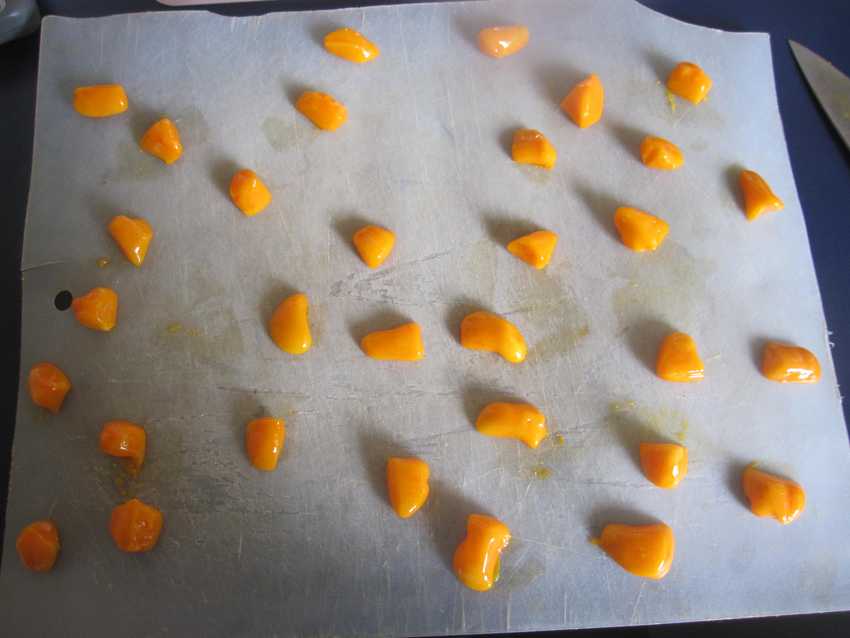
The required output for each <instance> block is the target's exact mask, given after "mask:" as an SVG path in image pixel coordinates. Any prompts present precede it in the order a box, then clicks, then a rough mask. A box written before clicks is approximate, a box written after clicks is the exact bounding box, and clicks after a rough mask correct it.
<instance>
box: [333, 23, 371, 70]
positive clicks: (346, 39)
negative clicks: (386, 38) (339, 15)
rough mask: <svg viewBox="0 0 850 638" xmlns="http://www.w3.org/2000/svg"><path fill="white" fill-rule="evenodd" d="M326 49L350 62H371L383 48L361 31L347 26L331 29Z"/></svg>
mask: <svg viewBox="0 0 850 638" xmlns="http://www.w3.org/2000/svg"><path fill="white" fill-rule="evenodd" d="M324 44H325V50H326V51H327V52H328V53H332V54H334V55H335V56H337V57H340V58H342V59H344V60H348V61H349V62H356V63H357V64H363V63H364V62H371V61H373V60H374V59H375V58H377V57H378V56H379V55H381V50H380V49H379V48H378V47H377V46H376V45H375V44H374V43H372V42H370V41H369V40H367V39H366V37H365V36H364V35H363V34H362V33H360V32H359V31H355V30H354V29H349V28H347V27H345V28H342V29H337V30H336V31H331V32H330V33H328V34H327V35H326V36H325V40H324Z"/></svg>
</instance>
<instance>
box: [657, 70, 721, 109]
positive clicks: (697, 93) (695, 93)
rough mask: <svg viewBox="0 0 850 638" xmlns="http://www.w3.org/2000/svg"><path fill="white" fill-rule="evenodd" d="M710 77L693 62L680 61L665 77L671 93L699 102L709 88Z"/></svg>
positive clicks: (706, 94)
mask: <svg viewBox="0 0 850 638" xmlns="http://www.w3.org/2000/svg"><path fill="white" fill-rule="evenodd" d="M711 84H712V82H711V78H710V77H708V74H707V73H706V72H705V71H703V70H702V69H701V68H700V67H699V66H697V65H696V64H694V63H693V62H680V63H679V64H677V65H676V67H675V68H674V69H673V70H672V71H671V72H670V75H669V76H668V77H667V88H668V89H669V90H670V92H671V93H673V94H675V95H678V96H679V97H682V98H685V99H686V100H688V101H689V102H693V103H694V104H699V103H700V102H702V101H703V100H704V99H705V98H706V97H707V96H708V92H709V91H710V90H711Z"/></svg>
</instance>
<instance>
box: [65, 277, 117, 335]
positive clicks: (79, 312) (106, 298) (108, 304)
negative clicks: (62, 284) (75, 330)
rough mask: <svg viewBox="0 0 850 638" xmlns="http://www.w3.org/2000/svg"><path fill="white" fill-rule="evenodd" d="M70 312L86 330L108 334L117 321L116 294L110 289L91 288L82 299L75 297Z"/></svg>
mask: <svg viewBox="0 0 850 638" xmlns="http://www.w3.org/2000/svg"><path fill="white" fill-rule="evenodd" d="M71 310H73V312H74V316H75V317H76V318H77V321H79V322H80V323H81V324H82V325H84V326H85V327H86V328H90V329H92V330H100V331H101V332H109V331H110V330H112V329H113V328H114V327H115V324H116V322H117V321H118V294H117V293H116V292H115V291H114V290H112V289H111V288H93V289H92V290H90V291H89V292H88V293H86V294H85V295H83V296H82V297H75V298H74V300H73V301H72V302H71Z"/></svg>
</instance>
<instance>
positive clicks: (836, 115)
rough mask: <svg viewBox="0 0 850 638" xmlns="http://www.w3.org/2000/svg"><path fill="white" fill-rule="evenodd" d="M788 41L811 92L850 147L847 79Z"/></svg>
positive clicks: (849, 102)
mask: <svg viewBox="0 0 850 638" xmlns="http://www.w3.org/2000/svg"><path fill="white" fill-rule="evenodd" d="M788 43H789V44H790V45H791V51H792V52H793V53H794V57H795V58H796V59H797V64H799V65H800V69H801V70H802V71H803V76H804V77H805V78H806V81H807V82H808V83H809V86H810V87H811V88H812V92H813V93H814V94H815V97H816V98H817V99H818V102H820V105H821V106H822V107H823V110H824V111H826V114H827V115H828V116H829V119H830V121H831V122H832V124H833V126H835V129H836V130H837V131H838V134H839V135H840V136H841V138H842V139H843V140H844V144H845V145H847V148H850V78H848V77H847V76H846V75H844V74H843V73H842V72H841V71H839V70H838V69H836V68H835V67H834V66H832V64H830V63H829V62H828V61H827V60H824V59H823V58H822V57H820V56H819V55H818V54H817V53H813V52H812V51H809V49H807V48H806V47H804V46H803V45H802V44H799V43H797V42H794V40H788Z"/></svg>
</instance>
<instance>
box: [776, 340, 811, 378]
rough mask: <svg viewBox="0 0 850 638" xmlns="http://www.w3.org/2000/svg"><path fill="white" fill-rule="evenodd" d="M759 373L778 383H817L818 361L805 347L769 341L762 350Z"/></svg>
mask: <svg viewBox="0 0 850 638" xmlns="http://www.w3.org/2000/svg"><path fill="white" fill-rule="evenodd" d="M761 373H762V374H763V375H764V376H765V377H767V378H768V379H770V380H771V381H778V382H779V383H817V382H818V381H820V362H818V358H817V357H816V356H815V355H814V354H812V353H811V352H810V351H808V350H806V349H805V348H801V347H799V346H789V345H785V344H782V343H777V342H775V341H771V342H769V343H767V344H766V345H765V346H764V351H763V352H762V357H761Z"/></svg>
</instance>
